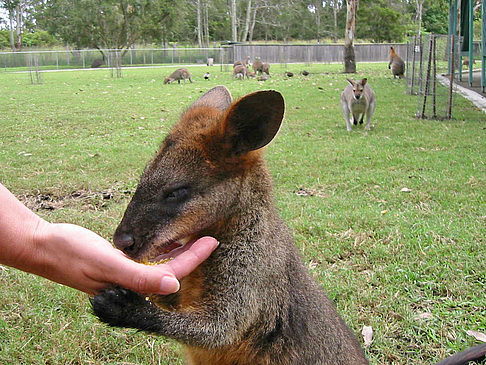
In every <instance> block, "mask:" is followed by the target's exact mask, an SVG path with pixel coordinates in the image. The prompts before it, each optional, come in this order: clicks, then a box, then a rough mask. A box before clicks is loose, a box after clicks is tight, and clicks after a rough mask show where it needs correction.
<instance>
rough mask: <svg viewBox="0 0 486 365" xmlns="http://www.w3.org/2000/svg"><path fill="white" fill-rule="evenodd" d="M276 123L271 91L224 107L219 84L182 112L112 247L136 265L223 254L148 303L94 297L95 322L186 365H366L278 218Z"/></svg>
mask: <svg viewBox="0 0 486 365" xmlns="http://www.w3.org/2000/svg"><path fill="white" fill-rule="evenodd" d="M283 115H284V100H283V98H282V96H281V94H280V93H278V92H276V91H259V92H255V93H252V94H249V95H247V96H245V97H243V98H241V99H239V100H238V101H236V102H232V100H231V95H230V93H229V91H228V89H226V88H225V87H224V86H217V87H215V88H213V89H211V90H210V91H208V92H207V93H206V94H204V95H203V96H201V97H200V98H199V99H198V100H197V101H195V102H194V104H192V105H191V106H190V107H189V109H187V110H186V111H185V112H184V113H183V114H182V117H181V120H180V121H179V123H177V124H176V125H175V126H174V127H173V129H172V131H171V132H170V133H169V135H168V136H167V137H166V138H165V140H164V141H163V142H162V145H161V147H160V149H159V151H158V152H157V154H156V155H155V157H154V159H153V160H152V161H151V162H150V163H149V164H148V166H147V167H146V169H145V171H144V173H143V174H142V177H141V179H140V183H139V186H138V188H137V190H136V191H135V193H134V195H133V198H132V201H131V202H130V203H129V205H128V207H127V210H126V212H125V215H124V217H123V219H122V221H121V223H120V225H119V226H118V228H117V229H116V232H115V235H114V242H115V245H116V246H117V247H118V248H120V249H123V251H124V252H125V253H126V254H127V255H129V256H130V257H132V258H133V259H134V260H137V261H141V262H144V261H146V260H158V258H160V255H161V254H165V255H167V251H169V250H170V249H171V248H174V247H176V246H178V244H183V243H185V242H188V241H191V240H193V239H194V238H197V237H200V236H203V235H211V236H213V237H215V238H217V239H218V241H219V242H220V245H219V247H218V248H217V249H216V250H215V251H214V252H213V254H212V255H211V256H210V257H209V258H208V259H207V260H206V261H205V262H204V263H202V264H201V265H200V266H199V267H198V268H197V269H196V270H195V271H194V272H192V273H191V274H190V275H189V276H187V277H186V278H184V279H183V280H182V283H181V290H180V291H179V292H178V293H176V294H173V295H169V296H158V295H150V296H149V298H150V300H146V295H143V294H138V293H135V292H132V291H130V290H127V289H123V288H120V287H116V286H115V287H111V288H109V289H106V290H105V291H103V292H102V293H100V294H99V295H97V296H95V297H94V298H93V299H92V305H93V309H94V312H95V314H96V315H97V316H98V317H99V318H100V319H101V320H102V321H104V322H106V323H108V324H110V325H112V326H119V327H130V328H137V329H140V330H143V331H147V332H151V333H156V334H160V335H164V336H168V337H171V338H173V339H175V340H177V341H179V342H181V343H183V344H184V346H185V348H186V354H187V363H188V364H191V365H247V364H253V365H365V364H368V361H367V360H366V358H365V356H364V354H363V351H362V349H361V348H360V346H359V343H358V341H357V340H356V338H355V337H354V335H353V334H352V332H351V331H350V329H349V328H348V327H347V326H346V324H345V323H344V322H343V320H342V319H341V318H340V317H339V315H338V313H337V312H336V310H335V308H334V305H333V304H332V303H331V301H330V300H329V299H328V298H327V296H326V295H325V294H324V292H323V291H322V290H321V288H320V287H319V285H318V284H317V282H316V281H314V280H313V278H312V277H311V275H310V274H309V272H308V271H307V269H306V267H305V266H304V264H303V263H302V261H301V258H300V256H299V253H298V250H297V248H296V247H295V245H294V243H293V240H292V237H291V235H290V233H289V231H288V229H287V227H286V226H285V224H284V222H283V221H282V220H281V219H280V218H279V216H278V214H277V212H276V208H275V206H274V203H273V194H272V183H271V179H270V176H269V173H268V171H267V169H266V167H265V163H264V161H263V157H262V147H264V146H265V145H267V144H268V143H269V142H270V141H271V140H272V139H273V138H274V137H275V135H276V134H277V132H278V130H279V128H280V124H281V122H282V119H283ZM169 254H170V253H169Z"/></svg>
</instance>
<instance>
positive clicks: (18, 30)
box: [0, 0, 31, 51]
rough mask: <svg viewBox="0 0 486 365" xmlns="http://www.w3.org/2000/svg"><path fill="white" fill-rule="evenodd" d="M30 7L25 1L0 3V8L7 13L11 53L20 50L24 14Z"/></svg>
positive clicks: (15, 0)
mask: <svg viewBox="0 0 486 365" xmlns="http://www.w3.org/2000/svg"><path fill="white" fill-rule="evenodd" d="M30 5H31V2H30V1H27V0H4V1H2V2H0V7H1V8H3V9H5V10H7V12H8V19H9V25H10V46H11V48H12V51H19V50H20V49H21V48H22V34H23V28H24V13H25V11H26V10H27V8H28V7H29V6H30Z"/></svg>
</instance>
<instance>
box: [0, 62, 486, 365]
mask: <svg viewBox="0 0 486 365" xmlns="http://www.w3.org/2000/svg"><path fill="white" fill-rule="evenodd" d="M175 68H176V67H170V68H151V69H129V70H124V71H123V76H124V77H123V78H121V79H114V78H112V77H110V73H109V71H108V70H98V71H83V72H77V71H72V72H58V73H55V72H49V73H45V74H43V80H44V83H43V84H40V85H31V84H30V80H29V76H28V74H25V73H8V72H2V71H1V70H0V95H1V96H2V102H1V103H0V181H1V182H2V183H3V184H4V185H6V186H7V187H8V188H10V189H11V190H12V191H13V192H14V193H15V194H16V195H17V196H19V197H20V198H21V199H23V200H24V201H30V202H33V204H34V209H36V211H37V213H38V214H40V215H41V216H42V217H43V218H45V219H47V220H48V221H51V222H61V221H62V222H71V223H77V224H81V225H83V226H86V227H87V228H90V229H93V230H95V231H96V232H99V233H100V234H101V235H103V236H104V237H107V238H109V237H111V236H112V234H113V232H114V230H115V227H116V226H117V224H118V222H119V221H120V219H121V217H122V215H123V211H124V209H125V207H126V205H127V203H128V200H129V195H128V194H125V193H124V192H125V191H127V190H131V191H133V190H134V188H135V186H136V184H137V181H138V179H139V177H140V174H141V172H142V171H143V168H144V166H145V165H146V163H147V162H148V161H149V160H150V158H151V157H152V155H153V154H154V153H155V151H156V150H157V148H158V145H159V144H160V141H161V140H162V139H163V137H164V136H165V135H166V134H167V132H168V130H169V129H170V128H171V126H172V125H173V123H175V121H176V120H177V119H178V117H179V115H180V114H181V113H182V112H183V111H184V110H185V109H186V108H187V106H188V105H190V104H191V103H192V102H193V101H194V100H196V98H198V97H199V96H200V95H201V94H202V93H203V92H205V91H206V90H208V89H209V88H211V87H213V86H216V85H220V84H223V85H226V86H227V87H228V88H229V89H230V91H231V92H232V94H233V96H234V97H235V98H237V97H240V96H243V95H246V94H247V93H250V92H253V91H257V90H265V89H274V90H278V91H280V92H281V93H282V94H283V96H284V98H285V101H286V113H285V120H284V123H283V125H282V128H281V130H280V132H279V134H278V136H277V138H276V139H275V141H273V142H272V143H271V144H270V145H269V146H268V147H267V148H266V152H265V155H266V159H267V164H268V167H269V169H270V171H271V174H272V177H273V180H274V186H275V189H274V190H275V195H276V201H277V205H278V209H279V211H280V213H281V215H282V216H283V218H284V219H285V221H286V222H287V223H288V225H289V227H290V229H291V231H292V232H293V234H294V237H295V238H296V244H297V245H298V246H299V248H300V252H301V254H302V256H303V259H304V260H305V262H306V263H307V264H308V265H309V269H310V270H311V271H312V273H313V275H314V276H315V277H316V278H317V279H318V280H319V281H320V283H321V285H322V286H323V287H324V288H325V290H326V291H327V292H328V294H329V296H330V297H331V298H332V299H333V301H334V302H335V303H336V305H337V308H338V310H339V311H340V313H341V314H342V315H343V317H344V319H345V320H346V322H347V323H348V324H349V325H350V326H351V328H352V329H353V330H354V332H355V333H356V334H357V336H358V337H360V335H359V334H360V332H361V328H362V326H363V325H367V326H372V327H373V329H374V340H373V343H372V344H371V345H370V346H369V347H368V348H367V349H366V352H367V355H368V357H369V358H370V362H371V364H372V365H385V364H387V365H389V364H393V365H408V364H433V363H436V362H437V361H439V360H440V359H442V358H444V357H445V356H448V355H451V354H453V353H455V352H458V351H460V350H463V349H465V348H467V347H469V346H472V345H473V344H475V340H474V339H473V338H472V337H471V336H468V335H467V333H466V331H468V330H475V331H479V332H483V333H484V332H486V297H485V296H484V295H482V294H483V293H484V292H485V291H486V279H485V273H486V266H485V265H486V261H485V260H484V259H483V258H484V257H485V255H486V241H485V239H486V228H485V227H486V225H485V223H486V222H485V220H486V218H485V217H486V204H485V199H486V191H485V186H486V172H485V169H484V161H486V144H485V143H484V114H483V113H482V112H481V111H479V110H478V109H477V108H475V107H474V106H473V105H472V104H471V103H470V102H469V101H467V100H465V99H462V98H461V97H459V96H457V97H456V98H455V100H454V120H451V121H434V120H418V119H416V118H415V117H414V115H415V111H416V106H417V97H416V96H411V95H407V94H406V93H405V85H404V81H403V80H394V79H392V77H391V74H390V72H389V70H388V68H387V66H386V63H376V64H358V65H357V69H358V73H357V74H356V75H355V76H354V77H355V78H357V79H359V78H363V77H367V78H368V82H369V83H370V85H371V86H372V87H373V89H374V90H375V93H376V96H377V106H376V111H375V116H374V118H373V120H372V130H371V131H370V132H366V131H364V130H363V127H362V126H357V127H353V131H352V132H351V133H348V132H346V127H345V122H344V118H343V115H342V111H341V105H340V101H339V100H340V99H339V98H340V93H341V91H342V89H343V88H344V87H345V86H346V85H347V82H346V80H345V75H343V74H342V65H341V64H325V65H323V64H313V65H310V66H309V65H301V64H300V65H299V64H289V65H287V68H283V67H282V66H280V65H278V64H277V65H273V66H272V69H271V70H272V78H271V79H270V80H268V81H266V82H265V83H263V82H257V81H256V80H245V81H239V80H233V79H232V78H231V74H230V72H221V71H220V68H219V67H206V66H201V67H190V68H189V69H190V71H191V73H192V74H193V76H194V83H192V84H191V83H186V84H185V85H183V84H181V85H178V84H172V85H163V84H162V79H163V76H165V75H168V74H170V73H171V72H172V71H173V70H175ZM303 69H307V70H308V71H310V72H311V74H310V75H309V76H308V77H303V76H300V75H299V72H300V71H302V70H303ZM207 71H209V72H210V73H211V75H212V77H211V79H210V80H208V81H206V80H204V79H203V74H204V73H205V72H207ZM285 71H291V72H293V73H294V74H295V76H294V77H292V78H286V77H284V72H285ZM439 87H442V86H439ZM403 188H407V189H408V190H405V191H402V189H403ZM103 191H111V192H113V198H112V199H108V200H106V199H103V198H102V197H100V196H99V195H96V192H103ZM73 193H80V194H81V195H76V194H74V195H73ZM45 196H51V197H53V198H56V199H57V200H55V202H56V204H53V203H52V202H51V201H49V200H42V199H43V198H42V197H45ZM76 196H78V197H79V196H81V197H80V198H75V197H76ZM29 199H30V200H29ZM49 204H52V205H53V208H54V209H49ZM0 298H2V299H1V300H0V363H1V364H100V365H105V364H106V365H108V364H147V365H175V364H177V365H179V364H182V360H180V356H181V352H180V347H179V346H177V345H175V344H174V342H172V341H168V340H166V339H164V338H162V337H155V336H151V335H147V334H145V333H140V332H136V331H133V330H123V329H118V328H109V327H107V326H105V325H103V324H101V323H100V322H99V321H97V320H96V318H94V317H93V315H92V314H91V311H90V308H89V304H88V299H87V296H86V295H84V294H82V293H77V292H75V291H74V290H71V289H68V288H65V287H62V286H60V285H57V284H54V283H50V282H48V281H47V280H44V279H41V278H37V277H34V276H33V275H30V274H25V273H21V272H19V271H17V270H14V269H10V268H3V267H0ZM309 365H311V364H309Z"/></svg>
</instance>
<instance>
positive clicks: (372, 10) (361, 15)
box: [356, 0, 408, 42]
mask: <svg viewBox="0 0 486 365" xmlns="http://www.w3.org/2000/svg"><path fill="white" fill-rule="evenodd" d="M407 20H408V18H407V17H406V16H404V15H402V14H401V13H400V12H398V11H396V10H394V9H392V8H391V7H389V5H388V3H387V1H385V0H378V1H375V0H362V1H361V2H360V6H359V9H358V14H357V20H356V36H357V37H358V38H364V39H371V40H373V41H374V42H401V41H403V40H404V37H405V30H406V21H407Z"/></svg>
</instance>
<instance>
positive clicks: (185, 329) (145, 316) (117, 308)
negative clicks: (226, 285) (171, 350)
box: [90, 286, 238, 348]
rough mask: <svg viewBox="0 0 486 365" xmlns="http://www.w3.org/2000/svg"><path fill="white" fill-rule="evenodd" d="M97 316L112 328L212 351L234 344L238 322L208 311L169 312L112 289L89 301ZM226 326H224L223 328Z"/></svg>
mask: <svg viewBox="0 0 486 365" xmlns="http://www.w3.org/2000/svg"><path fill="white" fill-rule="evenodd" d="M90 301H91V304H92V306H93V311H94V313H95V314H96V315H97V316H98V317H99V319H100V320H101V321H102V322H105V323H107V324H109V325H111V326H116V327H127V328H136V329H139V330H142V331H146V332H150V333H157V334H160V335H163V336H167V337H171V338H173V339H175V340H178V341H180V342H182V343H185V344H187V345H191V346H198V347H204V348H211V347H217V346H223V345H226V344H228V343H230V342H231V341H232V340H233V336H235V335H236V333H237V323H238V321H230V322H229V323H232V324H233V325H234V326H235V327H233V326H232V325H230V326H228V321H227V318H221V315H222V313H220V314H219V318H216V317H218V315H216V316H214V315H213V314H216V313H211V312H210V311H208V310H199V311H197V310H193V311H191V312H176V311H173V312H171V311H167V310H165V309H162V308H159V307H157V306H156V305H154V304H153V303H151V302H150V301H148V300H146V299H145V297H143V296H142V295H140V294H138V293H135V292H133V291H131V290H129V289H124V288H121V287H116V286H115V287H111V288H108V289H106V290H104V291H102V292H101V293H100V294H98V295H96V296H95V297H94V298H93V299H91V300H90ZM222 324H225V325H222Z"/></svg>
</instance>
